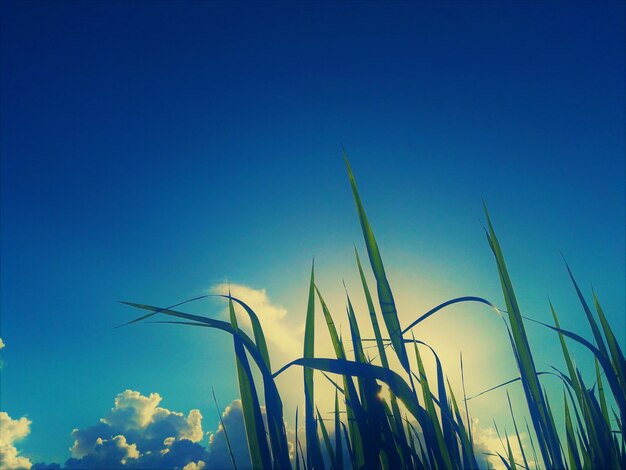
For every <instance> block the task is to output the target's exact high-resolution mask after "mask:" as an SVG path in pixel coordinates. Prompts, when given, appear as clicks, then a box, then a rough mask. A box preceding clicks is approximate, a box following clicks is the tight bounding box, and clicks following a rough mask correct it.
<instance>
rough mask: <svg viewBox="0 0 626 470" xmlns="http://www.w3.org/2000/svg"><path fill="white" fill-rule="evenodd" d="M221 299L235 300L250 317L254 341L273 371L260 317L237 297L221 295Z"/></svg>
mask: <svg viewBox="0 0 626 470" xmlns="http://www.w3.org/2000/svg"><path fill="white" fill-rule="evenodd" d="M219 297H223V298H225V299H229V300H233V301H235V302H236V303H238V304H239V305H241V306H242V307H243V309H244V310H245V311H246V313H247V314H248V316H249V317H250V322H251V323H252V333H253V334H254V340H255V343H256V346H257V348H258V349H259V352H260V353H261V356H262V357H263V360H264V361H265V364H266V365H267V368H268V369H269V370H272V366H271V364H270V355H269V352H268V350H267V342H266V341H265V334H264V333H263V328H262V327H261V322H260V321H259V317H258V316H257V314H256V312H255V311H254V310H252V309H251V308H250V307H249V306H248V304H246V303H245V302H244V301H243V300H240V299H238V298H237V297H232V296H231V295H230V294H228V295H219Z"/></svg>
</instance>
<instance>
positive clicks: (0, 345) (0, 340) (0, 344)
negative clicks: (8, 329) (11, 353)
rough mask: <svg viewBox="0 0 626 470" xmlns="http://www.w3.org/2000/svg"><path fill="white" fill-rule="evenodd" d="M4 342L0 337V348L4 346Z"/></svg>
mask: <svg viewBox="0 0 626 470" xmlns="http://www.w3.org/2000/svg"><path fill="white" fill-rule="evenodd" d="M4 346H5V344H4V341H2V338H0V349H2V348H4Z"/></svg>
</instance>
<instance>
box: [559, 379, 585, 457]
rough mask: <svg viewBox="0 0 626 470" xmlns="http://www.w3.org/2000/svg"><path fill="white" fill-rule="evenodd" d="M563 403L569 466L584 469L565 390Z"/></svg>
mask: <svg viewBox="0 0 626 470" xmlns="http://www.w3.org/2000/svg"><path fill="white" fill-rule="evenodd" d="M563 403H565V436H566V439H567V455H568V459H569V466H570V468H571V469H580V468H582V464H581V462H580V457H579V455H578V446H577V445H576V436H575V434H574V427H573V426H572V418H571V415H570V412H569V406H568V405H567V395H566V394H565V390H563Z"/></svg>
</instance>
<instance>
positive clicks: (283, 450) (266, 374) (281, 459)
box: [121, 302, 291, 469]
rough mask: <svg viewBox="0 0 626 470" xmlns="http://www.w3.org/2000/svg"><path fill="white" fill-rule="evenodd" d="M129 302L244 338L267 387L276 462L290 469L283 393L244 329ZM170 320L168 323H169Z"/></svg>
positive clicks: (281, 466)
mask: <svg viewBox="0 0 626 470" xmlns="http://www.w3.org/2000/svg"><path fill="white" fill-rule="evenodd" d="M121 303H123V304H125V305H129V306H131V307H134V308H138V309H142V310H150V311H152V312H154V313H163V314H165V315H169V316H173V317H178V318H183V319H185V320H189V321H188V322H170V323H183V324H186V325H191V326H201V327H205V328H214V329H218V330H222V331H225V332H227V333H229V334H231V335H233V336H234V337H235V336H236V337H238V338H240V339H241V341H242V344H243V345H244V346H245V348H246V349H247V350H248V352H249V353H250V357H252V359H253V360H254V362H255V363H256V365H257V367H258V368H259V370H260V372H261V375H262V377H263V387H264V392H265V393H264V395H265V406H266V408H267V418H268V427H269V433H270V440H271V443H272V454H273V456H274V465H275V466H276V467H277V468H281V469H287V468H290V466H291V464H290V461H289V449H288V443H287V434H286V430H285V426H284V420H283V405H282V401H281V399H280V394H279V393H278V388H277V387H276V383H275V382H274V379H273V377H272V373H271V372H270V370H269V369H268V368H267V366H266V364H265V361H264V359H263V357H262V356H261V353H260V352H259V350H258V348H257V347H256V345H255V344H254V342H253V341H252V339H250V337H248V335H246V334H245V333H244V332H243V331H241V330H238V331H235V330H234V329H233V327H232V326H231V324H230V323H227V322H224V321H221V320H215V319H213V318H207V317H203V316H200V315H192V314H188V313H183V312H178V311H175V310H171V309H164V308H159V307H154V306H151V305H144V304H136V303H131V302H121ZM165 323H167V322H165Z"/></svg>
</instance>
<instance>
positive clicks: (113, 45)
mask: <svg viewBox="0 0 626 470" xmlns="http://www.w3.org/2000/svg"><path fill="white" fill-rule="evenodd" d="M1 12H2V18H1V21H2V23H1V26H2V28H1V29H2V31H1V40H2V46H1V47H2V56H1V59H2V69H1V73H0V78H1V82H0V85H1V86H0V93H1V104H0V107H1V108H0V109H1V115H0V124H1V131H2V140H1V142H0V150H1V157H2V168H1V169H2V174H1V178H2V179H1V188H0V190H1V196H2V199H1V240H2V247H1V250H2V251H1V255H2V256H1V279H0V282H1V284H0V285H1V291H2V296H1V299H0V302H1V303H0V305H1V312H2V313H1V333H0V336H1V337H2V339H3V340H4V342H5V343H6V348H4V349H3V350H2V353H1V354H2V359H3V362H4V367H3V369H2V388H1V390H0V392H1V406H2V411H6V412H8V413H9V415H11V416H12V417H13V418H19V417H21V416H28V418H29V419H30V420H31V421H32V423H33V424H32V426H31V434H30V435H29V436H28V437H27V438H26V439H25V440H24V441H23V442H22V443H21V444H20V449H23V454H24V455H27V456H29V457H30V458H31V460H32V461H33V462H37V461H42V460H45V461H57V462H62V461H64V460H65V459H66V458H68V457H69V453H68V450H67V449H68V448H69V447H70V446H71V445H72V438H71V436H70V432H71V431H72V429H74V428H82V427H85V426H89V425H91V424H93V423H94V422H97V420H98V419H99V418H100V417H101V416H103V415H104V414H105V413H106V411H107V410H109V409H110V408H111V406H112V403H113V399H114V398H115V396H116V395H117V394H119V393H121V392H122V391H124V390H125V389H132V390H139V391H141V392H142V393H143V394H149V393H152V392H158V393H159V394H160V395H161V396H163V397H164V404H165V406H167V407H168V408H172V409H175V410H186V411H188V410H190V409H192V408H199V409H200V410H201V412H202V414H203V416H204V419H205V424H204V426H205V428H208V429H215V427H216V424H217V414H216V413H215V410H214V408H213V406H212V405H211V402H210V400H209V398H210V389H211V387H212V386H213V387H215V390H216V393H217V394H218V396H219V397H220V399H221V401H222V402H224V403H228V402H230V401H232V399H234V398H235V397H236V394H237V389H236V377H235V374H234V373H233V364H234V361H233V357H232V347H231V346H232V345H231V341H230V339H229V338H227V337H224V336H222V335H220V334H218V333H209V334H207V333H206V332H197V331H188V330H187V329H182V328H177V327H172V328H168V327H163V326H158V325H137V326H134V327H128V328H125V329H118V330H111V327H112V326H114V325H117V324H120V323H122V322H124V321H127V320H129V319H131V318H133V316H134V315H135V312H133V311H130V310H128V309H127V308H125V307H123V306H121V305H118V304H116V303H115V301H116V300H130V301H138V302H144V303H151V304H155V305H165V304H173V303H175V302H177V301H179V300H183V299H186V298H190V297H193V296H196V295H200V294H202V293H205V292H207V290H209V289H210V288H211V287H212V286H216V285H218V284H220V283H223V282H232V283H236V284H240V285H244V286H249V287H251V288H254V289H256V290H262V289H266V293H267V295H268V296H269V298H270V299H271V301H272V302H273V304H274V305H278V306H282V307H284V309H285V310H286V311H287V312H288V313H287V314H286V316H285V317H284V318H283V320H284V322H285V324H286V325H287V326H286V327H285V328H287V329H289V328H292V329H293V331H294V335H297V334H299V330H298V329H297V328H298V325H300V324H301V323H302V322H303V318H304V311H305V308H306V289H307V278H308V274H309V267H310V263H311V259H312V257H313V256H315V258H316V265H317V267H318V279H319V284H320V288H322V289H323V290H324V291H325V292H327V293H328V294H327V295H328V297H329V298H330V299H332V300H333V302H332V303H333V305H334V306H335V308H334V309H335V310H336V311H337V312H338V313H337V314H338V315H340V314H341V313H342V312H343V308H344V305H343V298H342V290H343V287H342V285H341V279H342V278H345V279H346V283H347V285H348V288H349V289H350V288H351V287H352V289H353V290H354V291H355V294H354V296H357V295H358V294H359V293H360V291H359V290H357V288H358V284H357V283H356V276H355V272H354V262H353V257H352V249H353V248H352V247H353V244H355V243H356V244H357V246H358V247H359V248H361V249H362V242H361V238H360V230H359V227H358V220H357V218H356V213H355V210H354V204H353V201H352V198H351V194H350V189H349V185H348V180H347V177H346V172H345V168H344V166H343V161H342V156H341V145H344V146H345V147H346V150H347V152H348V154H349V155H350V158H351V162H352V165H353V169H354V172H355V175H356V178H357V181H358V183H359V187H360V189H361V192H362V196H363V199H364V203H365V205H366V209H367V211H368V214H369V217H370V220H371V222H372V225H373V227H374V230H375V231H376V234H377V237H378V242H379V244H380V246H381V249H382V253H383V256H384V259H385V262H386V265H387V270H388V271H389V275H390V279H391V282H392V286H397V287H395V292H396V295H397V296H398V302H399V305H400V306H401V307H403V310H402V312H401V315H402V317H401V318H402V319H404V320H405V322H407V323H408V322H409V321H410V320H411V319H413V318H415V317H416V316H417V314H418V313H419V312H421V311H424V310H426V309H428V308H429V307H431V306H433V305H435V304H436V303H438V302H441V301H444V300H447V299H448V298H451V297H455V296H457V295H464V294H474V295H482V296H485V297H487V298H490V299H493V300H494V301H495V302H496V303H499V304H501V303H502V298H501V293H500V292H499V290H498V289H499V285H498V278H497V271H496V269H495V264H494V262H493V259H492V255H491V253H490V251H489V247H488V245H487V242H486V239H485V236H484V232H483V229H482V224H483V223H484V216H483V213H482V202H481V198H484V199H485V201H486V202H487V204H488V206H489V210H490V212H491V214H492V217H493V219H494V224H495V227H496V230H497V232H498V235H499V238H500V241H501V243H502V245H503V248H504V250H505V255H506V257H507V261H508V262H509V265H510V266H509V267H510V271H511V275H512V277H513V281H514V282H515V285H516V287H517V289H518V291H519V296H520V301H521V304H522V308H523V310H524V312H526V314H527V315H529V316H531V317H534V318H538V319H543V320H547V319H548V318H549V311H548V309H547V305H548V304H547V299H548V296H549V297H550V298H551V299H552V300H553V302H554V303H555V307H556V308H557V311H559V313H560V315H561V317H562V323H563V324H564V325H565V326H568V327H571V328H573V329H576V330H577V331H579V332H582V333H587V332H588V330H587V327H586V325H585V324H584V322H583V318H584V317H583V314H582V311H581V310H580V307H579V306H578V304H577V302H576V299H575V293H574V291H573V289H572V287H571V285H570V283H569V282H568V279H567V276H566V271H565V269H564V265H563V261H562V259H561V256H560V254H559V251H562V252H563V254H564V256H565V257H566V258H567V260H568V262H569V263H570V265H571V266H572V268H573V270H574V273H575V274H576V275H577V277H578V280H579V282H580V283H581V285H582V286H583V287H584V288H585V292H586V293H589V292H590V285H591V284H593V286H594V288H595V289H596V291H597V292H598V295H599V297H600V300H601V301H602V302H603V305H604V307H605V311H606V312H607V314H608V315H609V316H610V318H611V320H612V321H613V324H614V325H615V328H616V331H617V333H618V334H621V339H622V341H624V340H625V338H626V331H625V329H626V326H625V324H624V310H625V300H624V284H625V282H626V279H625V268H624V264H625V252H624V236H625V229H624V213H625V212H624V198H625V171H626V170H625V163H624V155H625V151H626V149H625V142H626V138H625V137H626V136H625V125H626V122H625V111H624V110H625V109H626V102H625V101H626V100H625V90H624V83H625V78H626V73H625V65H624V57H625V56H626V51H625V50H624V49H625V46H624V43H625V42H624V36H625V20H624V18H625V7H624V3H622V2H592V3H586V2H545V3H544V2H496V3H478V2H455V3H426V2H416V3H410V2H399V3H361V2H347V3H332V2H324V3H316V2H307V3H282V2H280V3H260V2H259V3H217V2H206V3H202V2H191V3H179V2H176V3H175V2H158V3H157V2H151V3H149V2H134V3H126V2H83V3H77V2H69V3H59V2H45V3H44V2H37V3H31V2H3V3H2V5H1ZM362 254H363V253H362ZM222 308H223V306H222V305H220V304H219V303H216V302H211V301H208V302H205V303H203V304H200V305H198V306H193V307H191V308H190V310H193V311H196V312H203V313H205V314H211V315H220V314H221V311H222ZM471 310H472V312H475V315H476V316H473V317H472V318H471V319H468V315H466V314H464V313H463V312H462V309H459V310H455V311H454V312H453V313H451V314H450V317H449V319H442V320H441V322H440V323H439V326H437V325H436V324H435V323H436V322H437V321H439V320H436V319H433V326H432V327H427V326H425V330H424V332H423V334H424V335H426V336H427V335H428V334H431V335H433V338H432V340H433V341H434V342H437V341H439V342H440V343H441V344H442V346H441V347H443V348H445V347H447V346H446V344H447V343H446V338H445V337H443V336H442V331H446V332H447V333H449V334H450V335H452V337H453V338H455V340H454V341H455V342H454V344H455V347H456V345H457V343H458V342H459V341H463V339H462V338H458V337H457V336H459V335H463V334H464V335H465V341H466V346H467V348H468V349H471V347H472V345H474V347H475V348H476V350H478V349H480V347H478V346H475V345H476V344H477V343H485V342H487V343H488V342H489V341H493V348H494V349H488V348H487V349H485V351H486V352H485V356H484V357H483V356H481V355H480V353H479V352H475V354H476V358H475V361H476V364H477V368H479V365H480V364H479V363H480V361H482V360H484V359H485V358H491V360H493V361H494V363H493V364H487V365H485V364H484V363H482V368H483V369H493V371H494V372H493V377H482V376H481V379H480V380H476V381H475V382H474V383H473V384H472V385H473V387H474V390H480V389H481V387H482V386H483V385H484V387H483V388H487V387H488V386H491V385H493V383H491V380H494V381H497V380H499V379H500V380H506V379H508V378H512V376H514V375H515V371H514V368H513V369H512V368H510V367H509V366H510V365H511V364H513V363H512V362H511V363H507V362H506V361H507V360H509V359H506V360H505V359H500V357H503V356H501V354H500V353H498V351H499V349H497V348H499V347H500V346H502V351H505V352H504V353H502V354H506V351H507V350H506V342H505V340H506V338H498V335H500V334H501V333H502V332H501V331H500V330H498V324H497V321H495V320H493V319H491V318H490V317H489V315H486V314H483V313H479V310H480V309H473V308H472V309H471ZM472 315H474V313H472ZM281 318H282V317H281ZM479 319H480V320H479ZM481 321H484V325H483V324H479V326H476V324H477V323H478V322H481ZM446 322H449V323H446ZM344 323H345V322H344ZM444 327H445V328H444ZM428 328H430V330H428ZM438 328H439V329H438ZM467 329H469V330H470V332H471V334H468V333H467ZM452 330H455V331H456V332H454V333H453V332H452ZM457 330H458V331H457ZM320 331H322V330H320ZM481 331H482V333H481ZM529 333H530V334H531V340H533V339H534V340H535V341H536V342H537V343H538V344H543V345H546V347H545V350H544V356H545V357H542V358H541V359H540V360H542V361H544V362H546V363H550V361H549V359H550V355H551V354H554V353H555V350H552V349H551V345H554V340H555V338H554V336H551V335H550V334H548V333H546V332H545V331H543V330H542V329H540V328H536V327H529ZM481 334H483V335H484V337H481V336H480V335H481ZM454 335H457V336H454ZM532 335H534V336H532ZM481 347H482V346H481ZM484 347H485V348H486V346H484ZM557 353H558V351H557ZM464 354H465V352H464ZM467 354H468V355H470V356H471V354H472V352H471V351H468V352H467ZM455 355H456V350H455V354H452V356H455ZM580 362H581V363H583V364H584V363H585V359H584V358H583V357H582V353H581V357H580ZM507 368H508V371H509V372H507ZM298 374H299V372H298ZM477 374H478V372H477ZM294 377H298V375H297V374H296V375H294ZM484 382H489V383H484ZM490 405H491V407H494V408H497V406H496V405H493V404H490ZM476 406H477V408H478V411H477V412H482V413H483V415H486V414H487V410H486V409H485V410H482V411H481V405H479V404H477V405H476ZM505 407H506V405H505V403H503V407H502V409H503V410H505V409H506V408H505ZM496 411H497V410H496ZM487 421H489V420H487Z"/></svg>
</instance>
